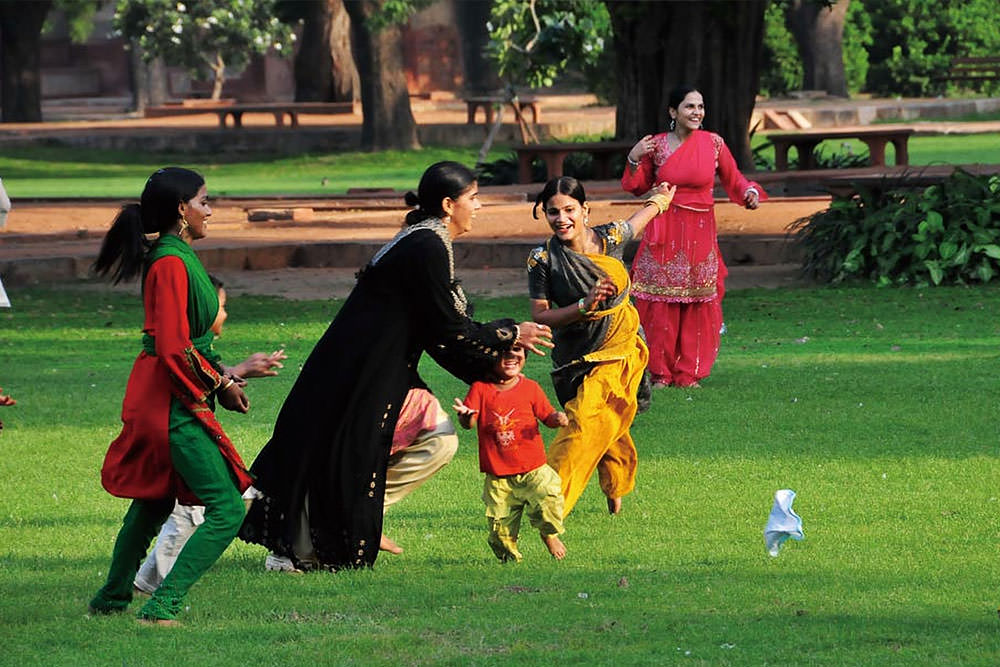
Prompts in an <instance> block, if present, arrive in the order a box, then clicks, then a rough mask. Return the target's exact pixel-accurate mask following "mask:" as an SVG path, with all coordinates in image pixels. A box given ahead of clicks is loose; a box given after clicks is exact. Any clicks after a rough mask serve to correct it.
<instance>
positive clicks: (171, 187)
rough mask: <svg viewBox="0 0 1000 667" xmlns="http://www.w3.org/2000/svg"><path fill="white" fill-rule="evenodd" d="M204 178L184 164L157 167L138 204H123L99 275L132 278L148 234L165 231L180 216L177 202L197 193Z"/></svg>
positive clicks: (99, 257)
mask: <svg viewBox="0 0 1000 667" xmlns="http://www.w3.org/2000/svg"><path fill="white" fill-rule="evenodd" d="M203 185H205V179H204V178H202V177H201V174H199V173H198V172H195V171H191V170H190V169H184V168H183V167H164V168H163V169H157V170H156V171H155V172H153V175H152V176H150V177H149V178H148V179H147V180H146V187H144V188H143V190H142V198H141V199H140V203H139V204H128V205H126V206H123V207H122V209H121V211H119V212H118V215H117V216H116V217H115V221H114V222H113V223H112V224H111V229H109V230H108V233H107V234H105V235H104V241H103V242H102V243H101V251H100V253H98V255H97V260H96V261H95V262H94V265H93V268H94V272H95V273H97V275H99V276H101V277H102V278H103V277H106V276H107V275H108V274H111V279H112V280H113V281H114V282H115V283H116V284H117V283H119V282H121V281H123V280H131V279H133V278H135V277H136V276H138V275H139V273H140V272H141V271H142V269H143V264H144V262H145V259H146V252H147V251H148V250H149V248H150V245H151V243H150V242H149V241H148V240H147V239H146V235H147V234H164V233H168V232H170V231H171V229H173V228H174V226H175V225H176V224H177V223H178V221H179V220H180V211H179V209H178V206H179V205H180V204H182V203H183V202H187V201H190V200H191V199H193V198H194V197H195V196H196V195H197V194H198V190H200V189H201V186H203Z"/></svg>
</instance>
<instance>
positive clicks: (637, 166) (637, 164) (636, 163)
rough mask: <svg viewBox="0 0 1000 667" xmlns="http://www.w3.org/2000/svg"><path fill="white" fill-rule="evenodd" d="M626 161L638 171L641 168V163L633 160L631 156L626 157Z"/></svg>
mask: <svg viewBox="0 0 1000 667" xmlns="http://www.w3.org/2000/svg"><path fill="white" fill-rule="evenodd" d="M625 161H626V162H628V163H629V164H630V165H632V166H633V167H635V168H637V169H638V168H639V163H638V162H636V161H635V160H633V159H632V158H631V157H630V156H628V155H626V156H625Z"/></svg>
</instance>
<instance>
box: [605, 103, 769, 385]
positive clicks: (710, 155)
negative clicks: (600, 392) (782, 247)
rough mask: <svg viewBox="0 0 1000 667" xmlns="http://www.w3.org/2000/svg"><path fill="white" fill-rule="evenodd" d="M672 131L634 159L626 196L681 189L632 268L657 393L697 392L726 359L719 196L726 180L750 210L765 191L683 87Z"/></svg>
mask: <svg viewBox="0 0 1000 667" xmlns="http://www.w3.org/2000/svg"><path fill="white" fill-rule="evenodd" d="M668 112H669V113H670V118H671V120H670V131H669V132H664V133H661V134H656V135H646V136H645V137H643V138H642V139H640V140H639V142H638V143H636V145H635V146H633V147H632V149H631V150H630V151H629V154H628V165H627V166H626V167H625V173H624V174H623V175H622V188H623V189H625V190H626V191H627V192H631V193H632V194H635V195H641V194H643V193H645V192H647V191H648V190H649V189H650V188H652V187H653V185H654V184H656V183H662V182H666V183H672V184H674V185H676V186H677V193H676V194H675V195H674V199H673V202H672V204H671V206H670V208H669V209H668V210H667V211H665V212H664V213H662V214H660V215H659V216H657V217H656V218H655V219H654V220H653V221H652V222H651V223H649V226H648V227H647V228H646V232H645V234H644V235H643V238H642V241H641V242H640V244H639V250H638V251H637V252H636V256H635V259H634V260H633V262H632V296H633V297H635V305H636V309H637V310H638V311H639V318H640V320H641V321H642V326H643V328H644V329H645V332H646V341H647V343H648V344H649V352H650V354H649V370H650V372H651V374H652V376H653V386H654V387H665V386H670V385H675V386H678V387H692V386H694V387H697V386H699V384H698V381H699V380H701V379H703V378H706V377H708V375H709V374H710V373H711V371H712V364H714V363H715V357H716V355H718V352H719V330H720V328H721V327H722V305H721V304H722V296H723V293H724V291H725V277H726V273H727V272H726V265H725V264H724V263H723V261H722V255H721V254H720V253H719V243H718V239H717V238H716V231H715V212H714V199H713V197H712V188H713V186H714V184H715V176H716V174H718V175H719V178H720V180H721V182H722V186H723V188H725V190H726V193H727V194H728V195H729V198H730V200H732V201H733V202H736V203H741V204H743V205H744V206H746V207H747V208H749V209H754V208H757V205H758V202H759V201H760V200H761V199H765V198H766V195H765V193H764V191H763V189H762V188H761V187H760V186H759V185H757V184H756V183H754V182H752V181H748V180H747V179H746V178H745V177H744V176H743V174H741V173H740V172H739V169H738V168H737V167H736V161H735V160H734V159H733V156H732V154H731V153H730V152H729V149H728V148H726V144H725V143H724V142H723V141H722V137H720V136H719V135H717V134H714V133H712V132H706V131H704V130H702V129H701V121H702V119H703V117H704V115H705V104H704V101H703V100H702V96H701V93H699V92H698V91H697V90H694V89H693V88H689V87H686V86H682V87H679V88H676V89H674V90H673V91H672V92H671V94H670V98H669V103H668Z"/></svg>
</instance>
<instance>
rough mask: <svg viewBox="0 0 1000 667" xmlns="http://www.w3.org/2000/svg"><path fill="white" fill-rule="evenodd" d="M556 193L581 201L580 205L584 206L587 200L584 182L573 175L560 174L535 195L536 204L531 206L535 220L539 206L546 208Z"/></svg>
mask: <svg viewBox="0 0 1000 667" xmlns="http://www.w3.org/2000/svg"><path fill="white" fill-rule="evenodd" d="M555 195H567V196H569V197H572V198H573V199H575V200H577V201H578V202H580V206H583V205H584V204H585V203H586V202H587V193H586V192H584V190H583V183H581V182H580V181H578V180H576V179H575V178H573V177H572V176H560V177H559V178H553V179H552V180H550V181H549V182H548V183H546V184H545V187H544V188H542V191H541V192H539V193H538V196H537V197H535V205H534V206H532V207H531V217H532V218H534V219H535V220H537V219H538V207H539V206H541V207H542V210H543V211H544V210H545V202H547V201H548V200H549V199H551V198H552V197H554V196H555Z"/></svg>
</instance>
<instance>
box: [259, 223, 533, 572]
mask: <svg viewBox="0 0 1000 667" xmlns="http://www.w3.org/2000/svg"><path fill="white" fill-rule="evenodd" d="M514 338H515V329H514V321H513V320H502V321H497V322H493V323H490V324H478V323H476V322H473V321H472V320H471V319H470V318H469V317H468V316H467V315H466V302H465V296H464V295H463V294H462V291H461V288H460V287H459V286H458V284H457V283H456V282H455V280H454V264H453V259H452V250H451V240H450V238H449V236H448V232H447V230H446V229H445V227H444V226H443V225H442V224H441V223H440V222H439V221H436V220H430V221H427V222H424V223H421V224H418V225H414V226H411V227H407V228H405V229H404V230H403V231H402V232H400V233H399V234H398V235H397V236H396V238H394V239H393V240H392V241H390V242H389V243H388V244H387V245H386V246H385V247H383V248H382V249H381V250H380V251H379V252H378V253H377V254H376V255H375V257H374V258H373V259H372V261H371V262H370V263H369V264H368V266H366V267H365V269H364V270H363V271H362V273H361V274H360V276H359V278H358V283H357V285H356V286H355V288H354V290H353V291H352V292H351V294H350V296H349V297H348V299H347V301H346V303H345V304H344V306H343V308H341V310H340V312H339V313H338V314H337V316H336V317H335V318H334V320H333V322H332V323H331V324H330V326H329V328H328V329H327V330H326V333H325V334H324V335H323V337H322V338H321V339H320V341H319V342H318V343H317V344H316V347H315V348H314V349H313V351H312V353H311V354H310V356H309V358H308V360H307V361H306V363H305V365H304V366H303V368H302V372H301V373H300V375H299V377H298V379H297V380H296V382H295V385H294V386H293V387H292V390H291V393H290V394H289V395H288V398H286V399H285V403H284V405H283V406H282V408H281V411H280V413H279V414H278V420H277V422H276V424H275V427H274V433H273V435H272V437H271V440H270V441H269V442H268V443H267V445H266V446H265V447H264V449H263V450H262V451H261V452H260V454H259V455H258V457H257V460H256V461H255V462H254V464H253V466H252V467H251V471H252V472H253V474H254V476H255V477H256V479H257V481H256V482H255V486H256V487H257V489H259V490H260V491H261V492H262V493H263V494H264V496H265V497H264V498H263V499H260V500H257V501H255V502H254V504H253V505H252V507H251V509H250V512H249V514H248V515H247V518H246V520H245V521H244V523H243V528H242V530H241V532H240V537H241V538H242V539H244V540H246V541H248V542H255V543H258V544H262V545H264V546H266V547H268V548H269V549H271V550H272V551H274V552H276V553H279V554H281V555H285V556H289V557H292V558H293V560H297V559H296V558H295V554H294V553H293V551H292V543H293V540H294V538H295V535H296V532H297V531H298V530H299V524H300V517H301V516H302V511H303V508H304V507H306V508H307V513H308V517H309V521H308V524H309V537H310V538H311V541H312V544H313V547H314V548H315V550H316V555H317V556H318V559H319V564H320V566H321V567H325V568H331V569H339V568H343V567H363V566H365V565H372V564H373V563H374V562H375V559H376V557H377V556H378V547H379V539H380V537H381V533H382V506H383V496H384V493H385V472H386V466H387V460H388V456H389V449H390V446H391V444H392V433H393V429H394V428H395V425H396V420H397V417H398V415H399V410H400V407H401V405H402V403H403V399H404V398H405V396H406V392H407V390H408V389H409V388H410V387H412V386H424V383H423V381H422V380H421V379H420V377H419V376H418V374H417V362H418V361H419V359H420V356H421V353H422V352H424V351H427V352H428V353H429V354H430V355H431V356H432V357H433V358H434V359H435V360H436V361H437V362H438V363H439V364H441V365H442V366H443V367H444V368H445V369H446V370H448V371H449V372H450V373H452V374H453V375H455V376H456V377H458V378H460V379H462V380H464V381H465V382H470V383H471V382H472V381H474V380H477V379H481V378H485V377H487V376H488V375H489V373H490V372H491V370H492V368H493V367H494V365H495V363H496V360H497V358H498V355H499V353H500V352H501V351H503V350H506V349H508V348H510V347H511V345H512V344H513V341H514ZM303 565H306V564H303Z"/></svg>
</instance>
